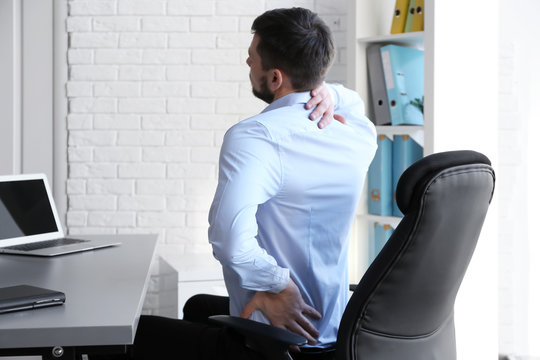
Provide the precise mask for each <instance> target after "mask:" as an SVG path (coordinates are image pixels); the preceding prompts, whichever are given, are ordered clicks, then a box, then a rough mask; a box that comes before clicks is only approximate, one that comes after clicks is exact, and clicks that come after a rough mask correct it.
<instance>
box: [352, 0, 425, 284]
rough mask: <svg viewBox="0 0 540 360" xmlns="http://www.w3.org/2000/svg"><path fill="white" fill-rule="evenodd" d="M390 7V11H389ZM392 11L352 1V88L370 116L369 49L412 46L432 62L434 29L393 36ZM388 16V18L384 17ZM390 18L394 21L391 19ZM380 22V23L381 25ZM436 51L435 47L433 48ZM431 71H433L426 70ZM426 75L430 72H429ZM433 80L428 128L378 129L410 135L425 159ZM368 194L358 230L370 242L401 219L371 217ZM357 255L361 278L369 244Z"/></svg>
mask: <svg viewBox="0 0 540 360" xmlns="http://www.w3.org/2000/svg"><path fill="white" fill-rule="evenodd" d="M427 4H429V1H426V7H427V6H428V5H427ZM385 5H386V8H385ZM391 5H392V7H391V8H390V11H388V1H386V4H385V2H384V1H382V2H375V1H369V0H357V1H352V2H351V6H352V7H353V9H352V11H351V12H350V14H354V15H353V16H351V21H349V25H350V26H351V29H352V31H349V33H350V34H351V38H350V41H349V44H350V48H349V58H348V62H349V64H354V65H352V66H349V69H350V70H351V71H350V74H351V75H350V76H349V79H352V84H349V86H351V87H352V88H354V89H355V90H356V91H357V92H358V93H359V94H360V96H361V97H362V99H364V102H365V104H366V113H368V114H370V113H372V112H371V111H370V109H371V103H370V96H369V87H368V69H367V61H366V55H365V54H366V49H367V48H368V47H369V46H371V45H374V44H396V45H401V46H408V47H412V48H417V49H422V50H424V52H425V63H427V62H428V61H430V59H431V57H430V55H429V53H430V45H429V44H426V37H428V38H429V36H427V34H428V33H429V32H430V31H432V29H430V28H428V27H425V31H421V32H409V33H403V34H389V33H390V25H391V15H392V10H393V2H392V4H391ZM373 14H381V17H380V18H379V19H377V17H376V16H373ZM383 14H384V15H383ZM389 17H390V18H389ZM378 20H380V21H378ZM431 48H432V47H431ZM426 68H429V67H426ZM425 71H426V69H425ZM430 79H431V76H429V74H428V73H426V75H425V82H426V83H425V84H424V87H425V95H424V124H425V125H424V126H377V127H376V129H377V133H378V134H384V135H386V136H388V137H390V138H393V137H394V135H410V136H411V137H412V138H413V139H414V140H415V141H416V142H417V143H418V144H419V145H421V146H422V147H424V155H427V154H430V153H432V152H433V147H432V144H433V142H432V141H431V140H429V138H430V136H431V134H430V133H429V131H430V130H431V129H433V126H432V125H430V124H431V123H432V122H433V117H432V116H431V115H432V113H428V112H426V106H427V108H428V109H429V105H428V103H432V101H433V96H432V93H429V92H428V89H430V87H429V85H428V84H427V83H428V82H429V81H430ZM366 204H367V193H366V192H364V196H363V199H362V201H361V205H360V207H359V211H358V216H357V221H356V227H355V228H356V230H357V234H358V235H359V236H360V237H362V238H364V239H365V238H367V235H368V234H370V232H371V231H373V230H372V227H373V224H374V223H380V224H389V225H391V226H392V227H393V228H395V227H396V226H397V225H398V224H399V222H400V220H401V218H399V217H388V216H377V215H371V214H368V213H367V205H366ZM357 247H358V248H357V249H356V251H357V252H358V254H359V256H358V262H357V266H356V268H357V269H356V270H357V271H358V272H359V273H360V274H361V273H363V272H364V271H365V269H366V268H367V266H368V265H369V264H368V258H367V254H368V248H367V241H363V242H360V243H359V244H358V245H357Z"/></svg>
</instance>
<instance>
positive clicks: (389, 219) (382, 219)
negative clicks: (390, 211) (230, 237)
mask: <svg viewBox="0 0 540 360" xmlns="http://www.w3.org/2000/svg"><path fill="white" fill-rule="evenodd" d="M358 217H359V218H360V219H364V220H367V221H369V222H371V223H375V222H378V223H379V224H389V225H390V226H392V227H393V228H394V229H395V228H396V227H397V226H398V225H399V223H400V222H401V219H402V218H401V217H397V216H380V215H372V214H360V215H358Z"/></svg>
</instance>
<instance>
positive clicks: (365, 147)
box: [209, 8, 376, 347]
mask: <svg viewBox="0 0 540 360" xmlns="http://www.w3.org/2000/svg"><path fill="white" fill-rule="evenodd" d="M252 30H253V33H254V36H253V41H252V43H251V45H250V47H249V51H248V54H249V57H248V59H247V64H248V65H249V67H250V80H251V83H252V86H253V93H254V94H255V95H256V96H257V97H259V98H260V99H262V100H264V101H266V102H268V103H270V105H269V106H268V107H267V108H266V109H265V110H264V111H263V112H262V113H261V114H259V115H257V116H254V117H252V118H249V119H247V120H244V121H242V122H240V123H239V124H237V125H235V126H233V127H232V128H231V129H229V131H228V132H227V134H226V135H225V138H224V142H223V145H222V149H221V155H220V173H219V183H218V188H217V191H216V195H215V198H214V202H213V204H212V207H211V209H210V216H209V220H210V229H209V240H210V242H211V244H212V247H213V250H214V255H215V257H216V258H217V259H218V260H219V261H220V262H221V263H222V265H223V273H224V277H225V282H226V285H227V289H228V293H229V294H230V311H231V314H232V315H240V316H243V317H251V318H252V319H254V320H257V321H262V322H269V323H271V324H272V325H274V326H278V327H282V328H287V329H289V330H291V331H293V332H296V333H298V334H300V335H303V336H304V337H306V338H307V339H308V340H309V344H311V345H317V346H321V347H326V346H329V345H331V344H332V343H333V342H335V340H336V335H337V328H338V325H339V321H340V318H341V314H342V313H343V310H344V308H345V305H346V303H347V299H348V294H347V291H348V281H347V250H348V236H349V230H350V227H351V223H352V221H353V216H354V211H355V208H356V205H357V202H358V199H359V195H360V191H361V189H362V185H363V182H364V178H365V174H366V172H367V170H368V167H369V164H370V162H371V160H372V158H373V156H374V153H375V150H376V140H375V137H376V135H375V130H374V128H373V126H372V124H371V122H369V120H368V119H367V118H366V117H365V116H364V108H363V103H362V101H361V100H360V99H359V97H358V95H357V94H356V93H354V92H352V91H349V90H346V89H345V88H343V87H340V86H330V85H329V86H328V89H326V88H325V87H324V86H322V87H320V88H318V90H319V91H321V92H323V93H325V92H327V91H329V92H330V94H331V96H332V99H333V102H334V103H335V104H336V107H335V112H336V114H339V115H342V116H344V117H345V118H346V119H347V121H346V123H345V124H343V123H340V122H338V121H334V122H333V123H331V124H329V125H328V126H326V127H325V128H324V129H322V130H321V129H319V128H318V127H317V124H315V123H313V122H309V121H308V117H309V115H310V111H309V110H307V109H306V108H305V107H306V106H305V105H306V103H308V102H309V100H310V97H311V96H310V93H309V90H310V89H313V88H316V87H319V86H321V84H322V83H323V80H324V76H325V75H326V71H327V69H328V67H329V65H330V63H331V60H332V57H333V52H334V48H333V44H332V40H331V34H330V31H329V29H328V28H327V26H326V25H325V24H324V23H323V22H322V20H321V19H320V18H318V17H317V16H316V15H315V14H313V13H312V12H311V11H309V10H305V9H299V8H295V9H280V10H273V11H268V12H266V13H265V14H263V15H261V16H259V17H258V18H257V19H256V20H255V21H254V23H253V26H252ZM338 117H339V116H338ZM339 119H340V120H341V122H344V120H343V118H342V117H339ZM319 127H321V125H319Z"/></svg>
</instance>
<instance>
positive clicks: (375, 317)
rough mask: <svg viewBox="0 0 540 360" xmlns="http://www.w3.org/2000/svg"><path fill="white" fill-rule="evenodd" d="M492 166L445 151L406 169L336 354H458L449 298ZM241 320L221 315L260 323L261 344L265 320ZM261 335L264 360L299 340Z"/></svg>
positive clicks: (433, 359)
mask: <svg viewBox="0 0 540 360" xmlns="http://www.w3.org/2000/svg"><path fill="white" fill-rule="evenodd" d="M490 165H491V163H490V161H489V159H488V158H487V157H485V156H484V155H482V154H480V153H477V152H473V151H451V152H444V153H437V154H433V155H429V156H426V157H425V158H423V159H421V160H419V161H418V162H416V163H415V164H413V165H412V166H411V167H410V168H408V169H407V170H406V171H405V172H404V174H403V175H402V176H401V178H400V180H399V183H398V186H397V191H396V200H397V204H398V206H399V208H400V210H401V211H402V212H403V214H405V215H404V217H403V219H402V220H401V222H400V224H399V226H397V227H396V229H395V231H394V232H393V234H392V236H391V237H390V239H389V240H388V242H387V243H386V245H385V246H384V248H383V249H382V250H381V252H380V253H379V255H378V256H377V257H376V258H375V260H374V261H373V263H372V264H371V266H370V267H369V268H368V270H367V271H366V273H365V274H364V276H363V278H362V280H361V281H360V283H359V284H358V285H357V286H356V288H355V290H354V293H353V294H352V297H351V298H350V300H349V303H348V304H347V308H346V309H345V313H344V314H343V317H342V319H341V323H340V327H339V332H338V337H337V343H336V353H335V356H334V359H336V360H363V359H367V360H392V359H399V360H409V359H410V360H428V359H429V360H455V359H456V344H455V332H454V301H455V297H456V294H457V292H458V289H459V286H460V284H461V281H462V279H463V276H464V275H465V271H466V269H467V267H468V264H469V261H470V259H471V256H472V254H473V252H474V249H475V247H476V243H477V240H478V237H479V235H480V230H481V229H482V224H483V222H484V218H485V216H486V213H487V209H488V206H489V204H490V202H491V199H492V196H493V190H494V185H495V174H494V171H493V169H492V168H491V166H490ZM242 320H243V319H237V318H227V319H223V318H221V321H223V322H225V323H228V325H229V326H233V327H237V329H240V330H239V331H241V332H242V333H243V334H244V335H246V336H247V337H248V338H249V336H250V335H249V334H250V333H251V330H249V329H250V328H251V326H252V325H253V326H255V327H257V328H259V329H260V330H258V334H259V335H258V336H259V340H257V341H256V342H259V343H260V342H261V341H262V340H261V337H262V336H263V335H261V334H264V332H265V330H264V327H265V326H264V325H262V324H253V322H250V321H249V320H246V321H242ZM238 323H239V325H238ZM238 326H240V328H238ZM242 327H245V328H244V329H242ZM274 330H275V329H274ZM277 330H279V329H277ZM285 333H287V332H286V331H284V330H283V333H280V335H279V336H282V337H285ZM267 341H268V343H267V345H266V346H269V347H270V348H273V349H279V351H278V352H279V354H280V355H279V356H280V357H277V355H272V356H273V357H268V359H270V358H271V359H288V354H287V347H288V346H289V344H302V343H303V342H304V341H305V340H303V338H301V337H298V336H293V337H292V338H291V340H290V341H288V340H285V339H284V338H281V339H280V338H277V339H274V340H267ZM268 344H270V345H268ZM263 351H265V352H267V351H268V350H263ZM276 351H277V350H276ZM263 353H264V352H263Z"/></svg>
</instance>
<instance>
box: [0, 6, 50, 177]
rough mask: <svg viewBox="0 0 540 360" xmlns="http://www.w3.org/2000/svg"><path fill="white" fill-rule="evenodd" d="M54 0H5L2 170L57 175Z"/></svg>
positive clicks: (0, 26)
mask: <svg viewBox="0 0 540 360" xmlns="http://www.w3.org/2000/svg"><path fill="white" fill-rule="evenodd" d="M52 13H53V1H52V0H46V1H44V0H26V1H24V2H21V1H15V0H3V1H0V48H1V49H2V53H1V56H0V114H1V116H2V117H1V121H0V174H18V173H37V172H40V173H45V174H47V176H48V178H49V179H50V180H51V181H52V180H53V168H54V164H53V162H54V161H53V147H54V144H53V143H54V136H53V17H52Z"/></svg>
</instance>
